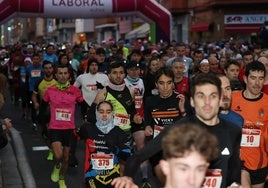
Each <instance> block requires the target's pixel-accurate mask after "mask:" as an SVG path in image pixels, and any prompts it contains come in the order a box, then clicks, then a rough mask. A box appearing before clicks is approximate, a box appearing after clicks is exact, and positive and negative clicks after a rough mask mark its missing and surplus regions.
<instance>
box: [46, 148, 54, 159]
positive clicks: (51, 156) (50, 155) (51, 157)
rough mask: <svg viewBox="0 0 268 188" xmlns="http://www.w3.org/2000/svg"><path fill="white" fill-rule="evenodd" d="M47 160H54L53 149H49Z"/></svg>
mask: <svg viewBox="0 0 268 188" xmlns="http://www.w3.org/2000/svg"><path fill="white" fill-rule="evenodd" d="M47 160H48V161H53V152H52V150H51V149H50V150H49V151H48V155H47Z"/></svg>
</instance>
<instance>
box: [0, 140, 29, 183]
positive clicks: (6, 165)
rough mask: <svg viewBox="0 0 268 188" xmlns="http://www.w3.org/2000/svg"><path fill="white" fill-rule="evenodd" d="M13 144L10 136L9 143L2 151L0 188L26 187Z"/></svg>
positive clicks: (0, 154)
mask: <svg viewBox="0 0 268 188" xmlns="http://www.w3.org/2000/svg"><path fill="white" fill-rule="evenodd" d="M12 144H13V143H12V139H11V137H10V136H9V143H8V144H7V145H6V146H5V147H4V148H3V149H1V150H0V177H1V179H0V188H23V187H24V185H23V181H22V177H21V175H20V170H19V166H18V163H17V159H16V155H15V152H14V150H13V148H12Z"/></svg>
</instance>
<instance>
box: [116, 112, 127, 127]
mask: <svg viewBox="0 0 268 188" xmlns="http://www.w3.org/2000/svg"><path fill="white" fill-rule="evenodd" d="M129 124H130V119H129V115H128V114H119V113H116V114H115V115H114V125H115V126H128V125H129Z"/></svg>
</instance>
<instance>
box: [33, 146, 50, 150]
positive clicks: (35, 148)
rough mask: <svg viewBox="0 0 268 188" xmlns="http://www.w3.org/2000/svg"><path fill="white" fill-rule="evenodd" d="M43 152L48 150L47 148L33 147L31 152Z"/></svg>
mask: <svg viewBox="0 0 268 188" xmlns="http://www.w3.org/2000/svg"><path fill="white" fill-rule="evenodd" d="M43 150H49V148H48V147H47V146H34V147H33V151H43Z"/></svg>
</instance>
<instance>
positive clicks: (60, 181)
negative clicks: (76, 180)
mask: <svg viewBox="0 0 268 188" xmlns="http://www.w3.org/2000/svg"><path fill="white" fill-rule="evenodd" d="M59 188H67V186H66V184H65V180H64V179H63V180H59Z"/></svg>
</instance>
